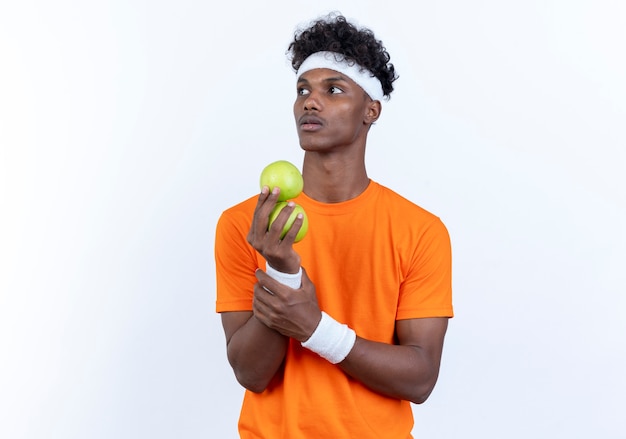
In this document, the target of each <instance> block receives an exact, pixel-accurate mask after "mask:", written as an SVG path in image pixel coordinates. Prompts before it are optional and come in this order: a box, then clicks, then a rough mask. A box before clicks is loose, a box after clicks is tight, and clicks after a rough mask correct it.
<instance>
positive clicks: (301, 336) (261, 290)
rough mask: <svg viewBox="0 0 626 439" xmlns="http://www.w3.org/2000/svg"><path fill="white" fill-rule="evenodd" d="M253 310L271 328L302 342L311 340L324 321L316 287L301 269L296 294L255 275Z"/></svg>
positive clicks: (262, 274) (278, 283)
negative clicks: (300, 281)
mask: <svg viewBox="0 0 626 439" xmlns="http://www.w3.org/2000/svg"><path fill="white" fill-rule="evenodd" d="M256 278H257V279H258V281H259V282H258V283H257V284H256V285H255V286H254V300H253V303H252V310H253V312H254V316H255V317H256V318H257V319H258V320H259V321H261V322H262V323H263V324H265V325H266V326H267V327H268V328H271V329H274V330H276V331H278V332H280V333H281V334H283V335H286V336H288V337H292V338H294V339H296V340H298V341H300V342H302V341H306V340H308V338H309V337H310V336H311V334H313V331H315V328H317V325H318V323H319V321H320V319H321V318H322V313H321V311H320V308H319V305H318V304H317V296H316V294H315V285H313V283H312V282H311V280H310V279H309V276H308V275H307V273H306V271H305V270H304V269H302V286H301V287H300V288H299V289H297V290H294V289H292V288H289V287H287V286H285V285H283V284H281V283H280V282H277V281H276V280H274V279H272V278H271V277H269V276H268V275H267V274H266V273H265V272H263V271H262V270H257V271H256Z"/></svg>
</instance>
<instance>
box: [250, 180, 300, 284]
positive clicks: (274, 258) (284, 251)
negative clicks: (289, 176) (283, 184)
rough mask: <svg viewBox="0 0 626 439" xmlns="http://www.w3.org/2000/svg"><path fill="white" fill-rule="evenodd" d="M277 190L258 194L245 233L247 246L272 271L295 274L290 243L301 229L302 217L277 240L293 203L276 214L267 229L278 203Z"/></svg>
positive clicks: (294, 255) (297, 264) (297, 265)
mask: <svg viewBox="0 0 626 439" xmlns="http://www.w3.org/2000/svg"><path fill="white" fill-rule="evenodd" d="M279 193H280V189H279V188H277V187H275V188H274V190H273V191H272V192H271V193H270V191H269V188H268V187H267V186H264V187H263V189H262V190H261V194H260V195H259V199H258V201H257V205H256V208H255V210H254V217H253V218H252V226H251V227H250V231H249V232H248V243H249V244H250V245H251V246H252V247H254V249H255V250H256V251H258V252H259V253H260V254H261V255H262V256H263V257H264V258H265V260H266V261H267V263H268V264H270V265H271V266H272V267H273V268H275V269H276V270H278V271H281V272H283V273H297V272H298V270H299V269H300V255H298V253H296V252H295V251H294V249H293V243H294V240H295V238H296V235H297V234H298V231H299V230H300V227H302V221H303V219H302V217H296V220H295V221H294V223H293V225H292V226H291V228H290V229H289V231H288V232H287V234H286V235H285V237H284V238H283V239H280V235H281V232H282V230H283V228H284V227H285V223H286V222H287V219H288V218H289V215H291V212H293V209H294V206H295V204H294V203H293V202H290V203H289V204H288V205H287V206H286V207H285V208H284V209H283V210H282V211H281V212H280V213H279V214H278V217H277V218H276V220H275V221H274V223H273V224H272V227H270V229H269V230H268V224H269V216H270V213H271V211H272V209H273V208H274V206H275V205H276V203H277V202H278V194H279Z"/></svg>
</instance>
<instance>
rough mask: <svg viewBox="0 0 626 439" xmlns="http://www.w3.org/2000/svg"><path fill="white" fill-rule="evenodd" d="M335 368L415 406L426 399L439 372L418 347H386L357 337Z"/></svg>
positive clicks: (372, 387) (374, 388) (378, 390)
mask: <svg viewBox="0 0 626 439" xmlns="http://www.w3.org/2000/svg"><path fill="white" fill-rule="evenodd" d="M339 366H340V367H341V369H342V370H343V371H344V372H346V373H347V374H348V375H350V376H352V377H353V378H355V379H357V380H359V381H360V382H362V383H363V384H364V385H366V386H367V387H369V388H370V389H372V390H374V391H376V392H378V393H381V394H383V395H386V396H390V397H393V398H398V399H405V400H408V401H411V402H414V403H416V404H420V403H422V402H424V401H425V400H426V399H427V398H428V396H429V395H430V393H431V392H432V390H433V388H434V386H435V383H436V381H437V376H438V372H439V363H438V362H437V363H436V364H434V363H433V360H432V359H431V358H430V357H429V356H427V355H425V353H424V352H422V350H421V348H419V347H416V346H402V345H390V344H386V343H379V342H374V341H369V340H364V339H362V338H358V337H357V340H356V343H355V345H354V347H353V349H352V351H351V352H350V354H349V355H348V356H347V357H346V359H345V360H344V361H343V362H341V363H340V364H339Z"/></svg>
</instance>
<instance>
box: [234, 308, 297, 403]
mask: <svg viewBox="0 0 626 439" xmlns="http://www.w3.org/2000/svg"><path fill="white" fill-rule="evenodd" d="M287 344H288V338H287V337H285V336H284V335H281V334H280V333H278V332H276V331H274V330H273V329H270V328H268V327H267V326H265V325H264V324H263V323H261V322H260V321H259V320H257V319H256V317H254V315H251V317H250V318H249V319H248V321H247V322H246V323H245V324H244V325H242V326H241V327H240V328H239V329H238V330H237V331H236V332H235V333H234V334H233V336H232V337H231V339H230V340H229V342H228V348H227V352H228V360H229V362H230V364H231V366H232V368H233V370H234V372H235V376H236V377H237V381H239V383H240V384H241V385H242V386H244V387H245V388H246V389H248V390H251V391H253V392H257V393H258V392H262V391H263V390H265V388H266V387H267V385H268V384H269V382H270V381H271V379H272V378H273V377H274V375H275V374H276V372H277V371H278V369H279V368H280V365H281V363H282V362H283V359H284V358H285V352H286V351H287Z"/></svg>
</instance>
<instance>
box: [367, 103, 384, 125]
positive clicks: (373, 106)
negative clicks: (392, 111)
mask: <svg viewBox="0 0 626 439" xmlns="http://www.w3.org/2000/svg"><path fill="white" fill-rule="evenodd" d="M381 111H382V105H381V104H380V101H374V100H370V101H369V102H368V103H367V105H366V107H365V117H364V118H363V122H364V123H365V124H367V125H372V124H374V122H376V121H377V120H378V118H379V117H380V113H381Z"/></svg>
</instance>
